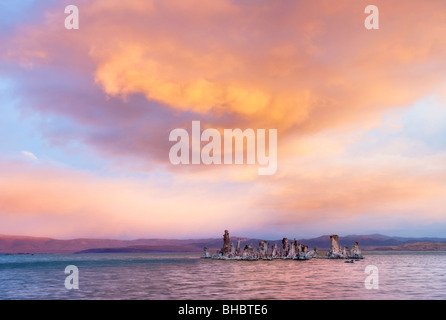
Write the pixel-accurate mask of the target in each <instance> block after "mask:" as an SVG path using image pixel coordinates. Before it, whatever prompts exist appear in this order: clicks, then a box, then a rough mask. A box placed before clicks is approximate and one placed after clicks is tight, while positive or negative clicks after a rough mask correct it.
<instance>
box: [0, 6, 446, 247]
mask: <svg viewBox="0 0 446 320" xmlns="http://www.w3.org/2000/svg"><path fill="white" fill-rule="evenodd" d="M368 4H370V3H368V2H366V1H362V0H361V1H357V0H337V1H329V0H317V1H295V0H284V1H271V0H255V1H254V0H246V1H236V0H215V1H198V0H168V1H166V0H129V1H118V0H95V1H87V0H70V1H53V0H39V1H32V0H26V1H24V0H23V1H19V2H17V1H13V0H3V1H2V2H1V3H0V15H1V17H2V18H1V19H0V43H1V46H0V110H1V116H0V221H1V223H0V234H8V235H27V236H45V237H54V238H61V239H69V238H79V237H90V238H104V237H106V238H119V239H136V238H207V237H213V238H215V237H220V236H221V235H222V234H223V233H222V232H223V230H225V229H228V230H229V231H230V232H231V235H238V236H246V237H258V238H264V239H278V238H281V237H284V236H287V237H291V238H294V237H296V238H303V237H312V236H319V235H322V234H339V235H348V234H374V233H382V234H387V235H395V236H415V237H424V236H429V237H442V236H443V237H444V235H445V234H446V233H445V231H446V209H445V208H446V182H445V181H446V165H445V163H446V161H445V160H446V93H445V92H446V90H445V85H446V77H445V74H446V59H444V57H445V56H446V37H444V34H446V3H445V2H444V1H434V0H433V1H429V2H423V3H420V1H414V0H407V1H405V2H404V4H402V3H401V2H400V1H397V0H386V1H383V0H374V1H373V4H375V5H376V6H377V7H378V8H379V27H380V29H379V30H367V29H366V28H365V27H364V20H365V18H366V17H367V14H365V13H364V8H365V7H366V6H367V5H368ZM67 5H76V6H77V7H78V8H79V19H80V24H79V29H78V30H67V29H66V28H65V27H64V21H65V18H66V17H67V16H68V14H65V13H64V10H65V6H67ZM192 121H200V123H201V126H202V128H203V129H205V128H215V129H217V130H220V131H222V130H223V129H225V128H229V129H235V128H240V129H242V130H245V129H248V128H252V129H254V130H256V129H277V132H278V141H277V145H278V152H277V159H278V168H277V172H276V173H275V174H274V175H265V176H261V175H258V173H257V172H258V171H257V170H258V166H257V165H209V166H205V165H179V166H175V165H173V164H172V163H171V162H170V160H169V150H170V148H171V147H172V145H173V143H172V142H170V141H169V133H170V132H171V131H172V130H174V129H176V128H182V129H185V130H187V131H189V132H190V130H191V123H192Z"/></svg>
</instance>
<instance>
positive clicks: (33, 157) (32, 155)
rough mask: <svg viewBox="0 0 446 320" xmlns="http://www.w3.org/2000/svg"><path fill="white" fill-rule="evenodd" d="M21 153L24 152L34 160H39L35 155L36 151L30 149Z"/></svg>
mask: <svg viewBox="0 0 446 320" xmlns="http://www.w3.org/2000/svg"><path fill="white" fill-rule="evenodd" d="M21 154H23V155H24V156H25V157H27V158H29V159H32V160H38V159H37V157H36V156H35V155H34V153H32V152H30V151H25V150H24V151H22V152H21Z"/></svg>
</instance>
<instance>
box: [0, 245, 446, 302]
mask: <svg viewBox="0 0 446 320" xmlns="http://www.w3.org/2000/svg"><path fill="white" fill-rule="evenodd" d="M197 256H199V254H84V255H34V256H0V299H446V276H445V270H446V253H444V252H443V253H373V254H367V255H366V259H364V260H362V261H360V262H355V263H354V264H347V263H344V261H343V260H322V259H313V260H310V261H283V260H274V261H256V262H249V261H218V260H203V259H198V258H197ZM67 265H76V266H77V267H78V268H79V272H80V273H79V286H80V288H79V290H71V291H69V290H67V289H65V285H64V281H65V277H66V275H65V274H64V270H65V267H66V266H67ZM367 265H375V266H376V267H378V269H379V289H377V290H367V289H365V285H364V280H365V279H366V277H367V274H365V273H364V270H365V267H366V266H367Z"/></svg>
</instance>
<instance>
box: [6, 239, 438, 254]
mask: <svg viewBox="0 0 446 320" xmlns="http://www.w3.org/2000/svg"><path fill="white" fill-rule="evenodd" d="M237 239H238V237H231V242H233V243H234V245H235V244H236V242H237ZM241 240H242V241H241V245H242V247H243V246H245V245H247V244H248V245H252V246H254V247H257V246H258V243H259V241H261V240H262V239H251V238H241ZM289 240H293V239H289ZM281 241H282V240H281V239H280V240H269V243H270V244H273V243H277V244H278V246H280V245H281ZM355 241H358V242H359V244H360V246H361V247H362V248H364V249H369V250H377V249H383V250H399V249H401V250H417V248H419V250H427V249H426V248H430V247H432V248H437V249H435V250H446V245H445V246H443V245H435V244H438V243H440V244H441V243H443V244H446V238H428V237H425V238H404V237H390V236H385V235H381V234H372V235H349V236H345V237H339V243H340V244H341V245H344V246H347V247H351V246H352V245H353V244H354V243H355ZM298 242H300V243H302V244H305V245H308V246H309V247H310V248H313V247H317V248H318V249H320V250H326V249H329V248H330V236H328V235H325V236H320V237H317V238H311V239H298ZM222 243H223V241H222V238H218V239H188V240H175V239H138V240H113V239H73V240H57V239H51V238H39V237H25V236H6V235H0V254H8V253H10V254H18V253H80V252H82V253H110V252H201V251H202V250H203V247H208V248H209V249H210V251H211V252H213V251H215V250H217V249H219V248H221V247H222ZM420 243H421V244H420ZM423 243H424V244H423ZM427 243H430V244H427ZM409 244H414V245H412V246H410V245H409ZM438 248H440V249H438ZM442 248H444V249H442Z"/></svg>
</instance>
